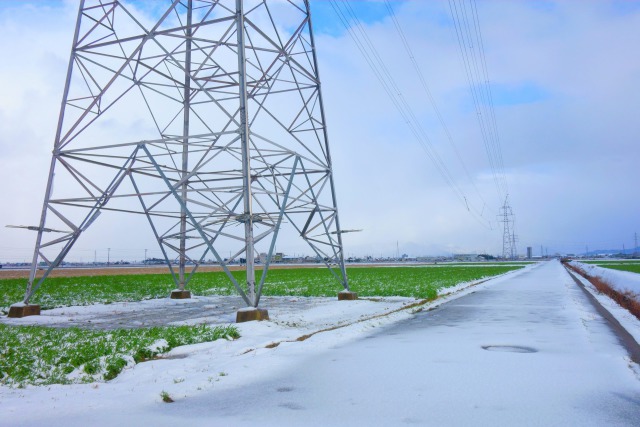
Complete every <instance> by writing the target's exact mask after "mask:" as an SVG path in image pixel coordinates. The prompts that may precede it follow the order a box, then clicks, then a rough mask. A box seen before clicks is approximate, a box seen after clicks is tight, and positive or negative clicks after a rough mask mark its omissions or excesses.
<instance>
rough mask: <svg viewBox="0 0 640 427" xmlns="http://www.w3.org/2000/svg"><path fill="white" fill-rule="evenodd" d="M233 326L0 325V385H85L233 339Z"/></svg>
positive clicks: (235, 334)
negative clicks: (180, 350)
mask: <svg viewBox="0 0 640 427" xmlns="http://www.w3.org/2000/svg"><path fill="white" fill-rule="evenodd" d="M239 336H240V335H239V333H238V330H237V328H236V327H235V326H224V327H220V326H218V327H215V328H211V327H209V326H205V325H200V326H172V327H156V328H145V329H116V330H111V331H97V330H85V329H79V328H64V329H62V328H61V329H58V328H47V327H41V326H6V325H0V384H6V385H9V386H18V387H23V386H25V385H28V384H31V385H48V384H71V383H88V382H94V381H99V380H110V379H113V378H115V377H116V376H117V375H118V374H119V373H120V372H121V371H122V370H123V369H124V368H126V367H130V366H133V365H135V364H136V363H139V362H141V361H144V360H148V359H153V358H154V357H156V356H157V355H159V354H162V353H166V352H167V351H169V350H171V349H172V348H175V347H178V346H182V345H189V344H198V343H202V342H209V341H215V340H218V339H221V338H224V339H235V338H238V337H239Z"/></svg>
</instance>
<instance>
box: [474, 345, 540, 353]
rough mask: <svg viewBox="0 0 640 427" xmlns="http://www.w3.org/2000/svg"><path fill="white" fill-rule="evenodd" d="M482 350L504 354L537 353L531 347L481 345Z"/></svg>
mask: <svg viewBox="0 0 640 427" xmlns="http://www.w3.org/2000/svg"><path fill="white" fill-rule="evenodd" d="M482 348H483V349H484V350H487V351H502V352H506V353H537V352H538V350H536V349H535V348H532V347H525V346H520V345H483V346H482Z"/></svg>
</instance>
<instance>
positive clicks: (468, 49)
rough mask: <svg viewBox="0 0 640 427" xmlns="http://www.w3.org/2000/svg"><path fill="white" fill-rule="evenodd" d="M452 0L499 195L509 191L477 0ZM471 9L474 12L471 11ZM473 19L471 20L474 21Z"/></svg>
mask: <svg viewBox="0 0 640 427" xmlns="http://www.w3.org/2000/svg"><path fill="white" fill-rule="evenodd" d="M468 1H469V5H470V6H469V7H467V5H466V0H459V1H458V2H456V0H449V9H450V11H451V17H452V20H453V23H454V27H455V32H456V37H457V39H458V47H459V51H460V56H461V58H462V62H463V65H464V70H465V74H466V76H467V81H468V83H469V89H470V92H471V97H472V99H473V104H474V107H475V110H476V116H477V119H478V124H479V126H480V133H481V135H482V139H483V142H484V146H485V151H486V152H487V157H488V160H489V166H490V168H491V172H492V175H493V179H494V183H495V185H496V190H497V192H498V195H501V196H503V195H505V194H507V193H508V185H507V180H506V175H505V171H504V161H503V156H502V149H501V144H500V137H499V133H498V126H497V120H496V115H495V108H494V102H493V93H492V91H491V85H490V80H489V73H488V70H487V62H486V55H485V52H484V41H483V38H482V31H481V29H480V22H479V17H478V11H477V7H476V4H475V0H468ZM469 9H470V12H469ZM470 21H471V23H470Z"/></svg>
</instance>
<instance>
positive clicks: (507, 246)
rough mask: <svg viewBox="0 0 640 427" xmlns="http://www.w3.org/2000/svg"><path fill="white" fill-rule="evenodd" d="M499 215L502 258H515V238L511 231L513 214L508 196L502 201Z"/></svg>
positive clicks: (512, 230) (513, 231)
mask: <svg viewBox="0 0 640 427" xmlns="http://www.w3.org/2000/svg"><path fill="white" fill-rule="evenodd" d="M500 211H501V213H500V214H499V215H498V218H499V222H502V224H503V233H502V258H503V259H513V258H515V247H516V237H515V230H514V229H513V228H514V227H513V212H512V210H511V206H509V195H507V197H506V198H505V199H504V204H503V205H502V207H501V208H500Z"/></svg>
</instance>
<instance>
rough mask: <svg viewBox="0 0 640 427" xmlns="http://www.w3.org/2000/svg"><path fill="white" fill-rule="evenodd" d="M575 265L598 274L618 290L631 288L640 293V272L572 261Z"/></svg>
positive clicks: (589, 272) (592, 274)
mask: <svg viewBox="0 0 640 427" xmlns="http://www.w3.org/2000/svg"><path fill="white" fill-rule="evenodd" d="M572 263H573V264H574V265H577V266H579V267H580V268H581V269H583V270H584V271H585V272H586V273H587V274H589V275H590V276H597V277H600V278H602V279H604V280H605V281H606V282H607V283H609V284H610V285H611V286H613V287H614V288H615V289H616V290H618V291H626V290H630V291H632V292H635V293H637V294H640V274H638V273H633V272H631V271H620V270H613V269H610V268H604V267H599V266H597V265H593V264H584V263H581V262H576V261H572Z"/></svg>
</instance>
